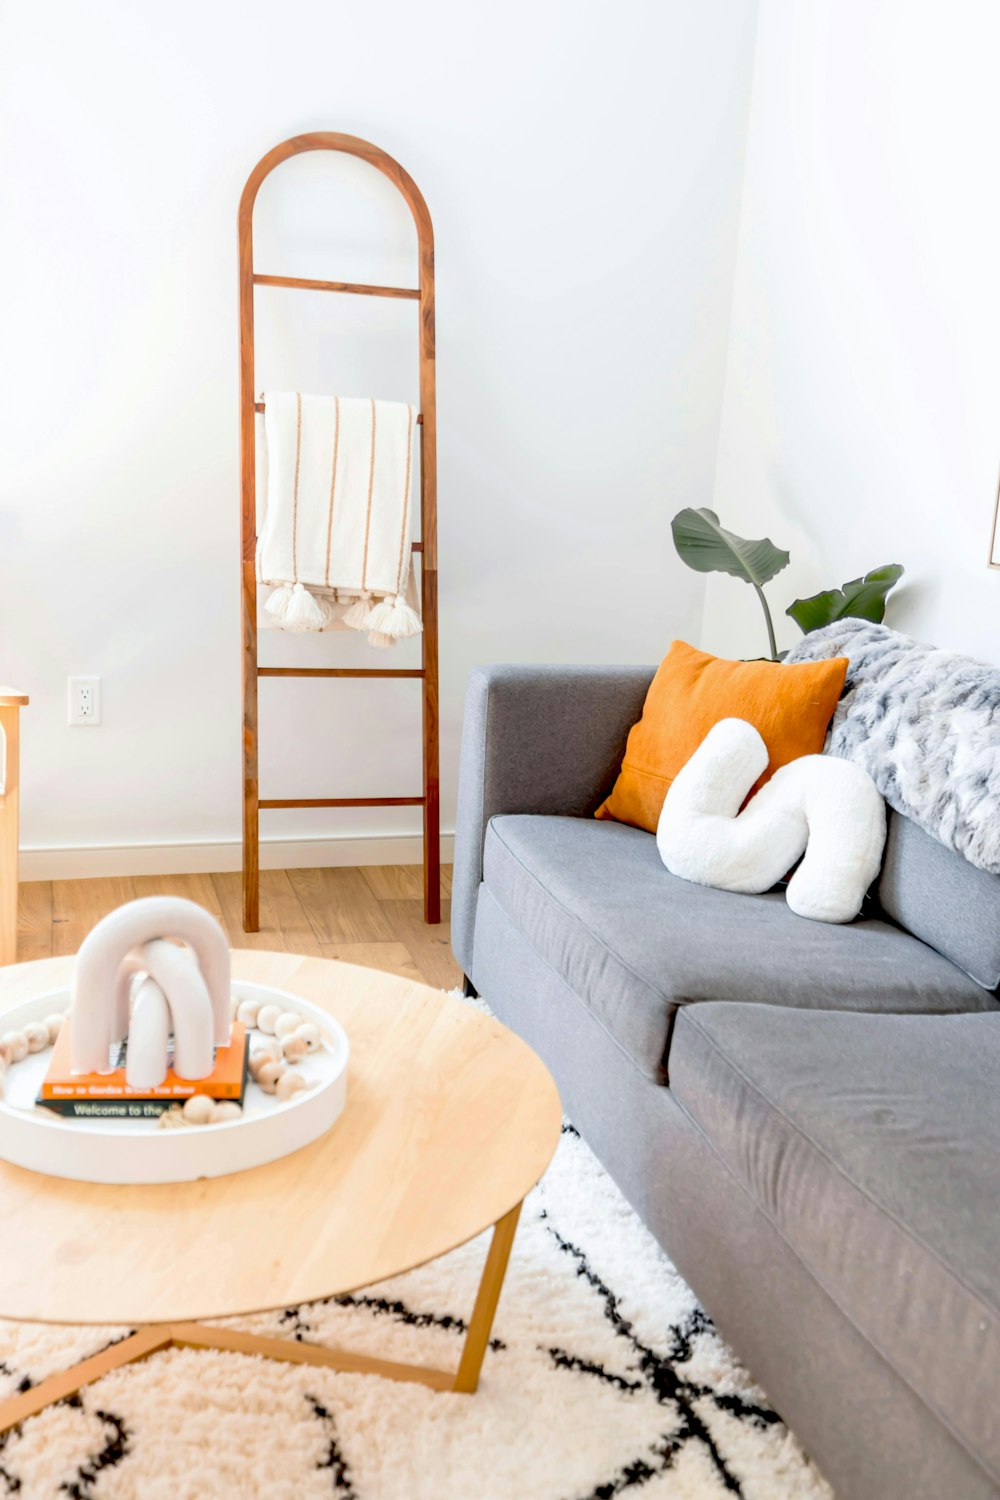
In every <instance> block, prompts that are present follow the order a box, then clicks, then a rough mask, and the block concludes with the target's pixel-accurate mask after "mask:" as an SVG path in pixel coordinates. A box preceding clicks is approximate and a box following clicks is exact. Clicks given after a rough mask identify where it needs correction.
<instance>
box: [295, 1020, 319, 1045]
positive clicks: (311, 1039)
mask: <svg viewBox="0 0 1000 1500" xmlns="http://www.w3.org/2000/svg"><path fill="white" fill-rule="evenodd" d="M295 1035H296V1036H299V1037H301V1038H302V1040H303V1041H304V1042H305V1044H306V1050H307V1051H308V1052H318V1051H319V1049H320V1044H321V1043H322V1040H323V1038H322V1036H321V1035H320V1029H319V1027H318V1026H316V1025H314V1024H313V1022H312V1021H304V1022H303V1023H302V1025H301V1026H300V1027H299V1029H298V1031H297V1032H296V1033H295Z"/></svg>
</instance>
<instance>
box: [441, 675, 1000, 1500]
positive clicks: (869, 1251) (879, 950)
mask: <svg viewBox="0 0 1000 1500" xmlns="http://www.w3.org/2000/svg"><path fill="white" fill-rule="evenodd" d="M651 675H652V669H650V668H645V667H641V668H640V667H635V668H562V667H559V668H549V667H539V668H532V667H502V666H501V667H491V668H488V669H485V670H481V671H477V672H476V673H475V674H474V675H473V678H472V681H471V685H470V688H469V694H468V700H467V707H466V720H465V729H464V738H463V744H462V770H461V784H460V793H459V810H458V826H457V833H456V849H455V879H454V894H453V905H452V944H453V947H454V951H455V954H456V957H457V958H458V960H459V962H460V963H461V965H462V968H463V969H464V971H465V973H466V975H467V976H468V978H469V980H470V981H471V983H472V985H474V986H475V989H476V990H478V992H479V993H480V994H482V995H483V997H484V998H485V999H486V1000H487V1001H488V1002H489V1004H490V1005H491V1006H492V1007H493V1008H494V1009H495V1011H496V1012H497V1014H498V1015H499V1016H500V1018H501V1019H502V1020H504V1021H506V1022H507V1023H508V1024H509V1025H510V1026H512V1027H513V1028H514V1029H515V1030H516V1031H518V1032H519V1033H520V1034H521V1035H522V1036H524V1037H525V1038H526V1039H527V1040H528V1041H529V1042H530V1043H531V1044H532V1045H533V1046H534V1047H535V1048H536V1049H537V1050H538V1052H539V1053H540V1054H541V1055H542V1057H543V1058H544V1059H545V1060H546V1062H547V1063H548V1065H549V1067H550V1068H551V1069H552V1072H553V1073H554V1075H555V1077H556V1080H557V1082H558V1084H559V1087H560V1090H561V1092H562V1097H563V1102H564V1105H565V1109H566V1112H567V1114H568V1115H569V1116H570V1117H571V1118H572V1119H573V1121H574V1122H575V1123H576V1125H577V1127H578V1128H579V1129H580V1131H581V1133H582V1134H583V1136H584V1138H585V1139H586V1140H587V1141H588V1142H589V1144H590V1145H591V1147H592V1148H593V1150H594V1151H595V1152H596V1153H597V1155H598V1157H599V1158H600V1159H601V1161H602V1162H603V1163H604V1165H605V1167H606V1168H607V1169H608V1171H609V1172H610V1173H611V1174H612V1176H613V1177H614V1178H615V1179H616V1181H617V1182H618V1183H619V1185H620V1186H621V1188H622V1189H623V1191H624V1192H625V1193H626V1194H627V1196H628V1197H629V1199H630V1200H631V1202H632V1203H633V1204H634V1206H635V1207H636V1209H637V1210H638V1212H639V1213H640V1214H641V1215H642V1217H643V1218H644V1219H645V1221H646V1223H647V1224H648V1225H649V1226H650V1228H651V1229H652V1230H653V1232H654V1233H655V1234H656V1235H657V1237H658V1238H659V1240H660V1241H661V1243H662V1244H663V1245H664V1247H665V1248H666V1250H667V1252H668V1253H669V1255H670V1256H671V1258H672V1259H673V1260H674V1262H675V1263H676V1265H677V1266H678V1268H679V1270H680V1271H681V1273H682V1274H683V1275H684V1276H685V1277H686V1279H687V1280H688V1281H689V1282H690V1284H691V1286H692V1287H693V1288H694V1290H695V1292H696V1293H697V1294H698V1296H699V1297H700V1298H701V1299H702V1301H703V1302H704V1304H705V1306H706V1308H707V1309H708V1311H709V1313H710V1314H711V1315H712V1317H713V1318H714V1320H715V1322H716V1324H717V1326H718V1328H719V1330H720V1332H721V1334H722V1335H723V1337H724V1338H726V1339H727V1340H729V1342H730V1343H731V1344H732V1345H733V1347H734V1348H735V1349H736V1350H737V1352H738V1353H739V1354H740V1355H741V1356H742V1358H743V1359H744V1360H745V1362H746V1364H747V1365H748V1367H749V1368H750V1370H751V1371H752V1372H753V1374H754V1375H755V1376H756V1378H757V1379H758V1380H759V1381H760V1382H761V1384H762V1385H763V1386H764V1388H765V1389H766V1391H767V1392H768V1394H769V1396H770V1398H771V1400H772V1401H773V1402H774V1404H775V1406H776V1408H777V1409H778V1411H780V1412H781V1414H782V1416H783V1417H784V1418H785V1419H786V1421H787V1422H788V1423H789V1425H790V1426H791V1427H792V1428H793V1430H794V1431H795V1432H796V1434H797V1435H798V1437H799V1438H800V1440H801V1441H802V1443H803V1444H804V1446H805V1447H806V1448H807V1450H808V1451H809V1452H810V1453H811V1454H812V1456H813V1457H814V1458H815V1460H816V1462H817V1463H818V1465H819V1466H820V1468H821V1469H822V1470H823V1472H824V1474H825V1475H826V1476H827V1478H828V1479H829V1480H830V1482H831V1484H832V1485H833V1486H834V1488H835V1490H836V1491H837V1494H838V1496H839V1497H840V1500H983V1497H986V1496H995V1495H998V1494H1000V1420H998V1416H997V1409H998V1404H1000V1396H998V1390H997V1387H998V1385H1000V1319H998V1298H1000V1209H998V1205H1000V1007H998V1004H997V1000H996V997H995V995H994V993H993V989H994V988H995V986H996V985H997V982H998V980H1000V973H998V972H996V967H997V965H998V963H1000V956H998V955H1000V879H997V878H995V877H993V876H990V875H985V874H983V873H982V872H981V871H978V870H976V869H974V868H973V866H971V865H969V864H968V863H967V862H966V861H965V860H964V859H963V858H962V857H961V856H960V855H957V854H954V853H952V852H951V851H949V850H946V849H945V848H944V847H943V846H942V845H940V844H938V843H937V842H936V841H935V840H933V839H931V838H929V837H928V835H926V834H924V833H923V832H921V830H919V829H918V828H916V826H915V825H914V824H912V823H907V822H906V820H905V819H902V818H899V817H897V816H896V815H893V817H892V820H891V827H890V837H889V841H888V843H887V848H886V856H885V861H884V865H883V872H882V876H881V878H880V882H879V887H878V894H879V901H880V905H879V907H873V909H872V911H871V913H870V914H867V913H866V914H863V915H862V917H861V918H859V919H858V920H857V921H856V922H854V923H852V924H850V925H849V926H846V927H837V926H829V925H826V924H824V923H818V922H809V921H805V920H803V919H801V918H799V917H796V916H794V915H793V914H792V913H791V912H790V911H789V909H788V907H787V905H786V902H785V899H784V895H783V894H782V893H781V892H780V891H775V892H770V893H768V894H767V895H763V896H739V895H730V894H728V893H725V892H722V891H713V890H707V889H705V888H703V887H700V886H694V885H690V884H688V883H686V882H684V881H682V880H678V879H676V878H675V877H673V876H671V875H669V874H668V873H667V871H666V870H665V869H664V868H663V866H662V864H661V862H660V860H659V857H658V855H657V851H656V845H655V840H654V839H653V837H652V835H651V834H647V833H642V832H640V831H638V830H637V829H634V828H629V827H625V826H623V825H621V824H616V823H609V822H597V821H595V820H594V818H593V817H592V813H593V809H594V808H595V807H596V806H597V804H598V802H599V801H600V800H601V798H602V796H603V795H604V794H605V793H606V792H607V791H608V789H609V787H610V785H611V783H612V781H613V780H614V777H615V774H616V772H617V769H618V766H619V764H620V762H621V757H622V752H623V750H624V745H625V737H626V734H627V732H628V729H629V727H630V725H631V724H632V723H634V722H635V720H636V719H637V718H638V717H639V713H640V710H641V708H642V703H643V699H644V697H645V694H646V690H647V688H648V686H649V682H650V678H651ZM890 913H891V917H890V915H889V914H890ZM931 944H933V945H934V946H931ZM973 974H975V975H976V978H972V977H971V975H973Z"/></svg>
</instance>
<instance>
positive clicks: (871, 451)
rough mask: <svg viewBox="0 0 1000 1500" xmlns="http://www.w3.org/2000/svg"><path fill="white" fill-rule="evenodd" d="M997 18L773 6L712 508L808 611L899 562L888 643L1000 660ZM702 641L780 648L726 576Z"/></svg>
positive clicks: (961, 1) (747, 649) (777, 609)
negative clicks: (823, 597) (990, 560)
mask: <svg viewBox="0 0 1000 1500" xmlns="http://www.w3.org/2000/svg"><path fill="white" fill-rule="evenodd" d="M998 56H1000V7H998V6H997V5H995V4H992V3H990V0H952V3H950V4H948V5H947V6H944V5H941V4H940V3H938V0H808V3H802V0H762V3H761V7H760V21H759V29H758V41H757V56H756V63H755V72H754V83H753V95H752V106H751V117H750V130H749V138H748V148H747V163H746V181H745V186H744V198H743V212H742V222H741V230H740V240H739V252H738V263H737V273H736V285H735V293H734V302H733V321H732V334H731V344H730V351H729V362H728V372H727V381H726V394H725V403H724V411H723V420H722V427H721V433H720V442H719V461H718V473H717V479H716V485H715V507H714V508H715V509H716V510H717V511H718V512H719V515H720V517H721V519H722V521H723V523H724V524H726V525H729V526H730V527H731V528H732V529H733V530H735V531H738V532H742V533H743V534H744V535H754V536H759V535H761V534H766V535H770V536H771V537H772V538H773V540H774V541H775V542H777V543H778V544H779V545H780V546H783V547H786V548H788V549H790V550H791V553H792V566H791V567H790V568H788V569H787V570H786V571H785V572H784V573H782V574H780V575H779V576H778V577H777V578H776V579H775V580H774V582H773V583H772V584H771V585H770V586H769V588H768V590H767V592H768V595H769V597H770V599H771V601H772V610H773V612H774V613H775V615H776V620H778V621H780V622H781V627H782V629H781V632H780V638H779V645H785V646H788V645H790V644H792V643H793V642H794V641H795V640H796V639H798V638H799V632H798V629H797V627H796V626H795V625H794V624H792V622H791V621H790V620H787V619H784V617H783V611H784V609H785V607H786V605H787V604H788V603H789V602H790V601H791V600H792V599H794V598H795V597H797V596H800V595H803V594H809V593H814V592H815V591H816V590H817V589H820V588H827V587H830V586H833V585H838V584H840V583H842V582H843V581H844V580H845V579H847V578H852V577H855V576H857V574H858V573H861V572H864V571H865V570H866V569H867V568H870V567H874V566H876V565H878V564H881V563H886V562H901V563H903V564H904V565H905V567H906V570H907V583H906V587H905V590H902V591H901V592H900V594H899V597H898V600H897V601H896V603H895V604H894V605H892V607H891V612H890V614H889V616H888V623H890V624H893V625H896V626H897V627H898V628H900V629H902V630H905V631H908V632H910V633H912V634H915V635H917V636H918V637H921V638H923V639H926V640H932V641H935V642H937V643H939V644H941V645H949V646H952V647H954V648H956V649H960V650H966V651H970V652H974V653H976V654H978V655H982V656H985V657H987V658H988V659H990V660H993V661H997V660H1000V573H997V572H990V571H988V569H987V567H986V559H987V552H988V545H989V533H990V525H991V520H992V511H993V504H994V499H995V496H996V486H997V465H998V460H1000V443H998V427H1000V423H998V414H1000V337H998V335H1000V195H998V193H997V183H996V178H997V172H996V154H997V141H998V140H1000V93H998V90H997V86H996V60H997V57H998ZM703 639H704V642H705V644H706V646H707V647H708V649H711V650H717V651H722V652H725V653H728V654H732V655H737V656H739V655H745V654H754V653H755V652H757V651H764V650H766V643H765V637H764V633H763V626H762V624H761V621H760V616H759V607H758V605H757V602H756V600H755V599H754V597H753V595H752V592H751V590H749V589H748V588H746V587H745V586H744V585H743V584H741V583H739V582H737V581H735V580H733V579H728V578H718V577H716V578H712V579H711V580H710V583H709V586H708V589H707V591H706V600H705V627H704V635H703Z"/></svg>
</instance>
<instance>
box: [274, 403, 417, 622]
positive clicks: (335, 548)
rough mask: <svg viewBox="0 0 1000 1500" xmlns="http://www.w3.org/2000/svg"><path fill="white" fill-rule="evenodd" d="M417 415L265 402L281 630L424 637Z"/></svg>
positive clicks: (384, 406)
mask: <svg viewBox="0 0 1000 1500" xmlns="http://www.w3.org/2000/svg"><path fill="white" fill-rule="evenodd" d="M415 421H416V412H415V409H414V408H413V407H412V406H409V405H406V404H404V403H402V402H398V401H373V400H361V399H355V398H350V397H344V396H306V395H303V394H302V393H301V392H299V391H268V392H267V393H266V395H265V397H264V435H265V441H266V448H267V480H266V487H265V493H266V503H265V506H264V510H263V515H262V516H261V517H260V519H259V522H258V530H259V536H258V541H257V577H258V579H259V581H260V582H261V583H263V584H265V585H268V586H270V587H271V589H272V593H271V594H270V596H269V597H268V599H267V600H266V602H265V605H264V609H265V612H266V614H267V615H268V616H269V617H270V619H271V620H272V621H273V622H274V623H275V624H277V625H279V626H280V627H281V628H282V629H283V630H294V631H311V630H327V629H329V628H331V627H332V626H337V625H344V626H346V627H347V628H348V629H352V630H362V631H366V632H367V634H368V639H369V640H370V641H371V643H372V644H373V645H375V646H391V645H393V644H394V643H395V642H396V641H397V640H399V639H400V638H401V637H403V636H410V635H416V634H417V633H418V632H419V631H420V630H421V629H422V626H421V623H420V617H419V615H418V614H417V611H416V609H415V607H414V606H415V602H416V587H415V583H414V579H413V559H412V553H411V542H410V490H411V485H412V477H413V467H414V461H415V453H414V448H415V444H414V424H415Z"/></svg>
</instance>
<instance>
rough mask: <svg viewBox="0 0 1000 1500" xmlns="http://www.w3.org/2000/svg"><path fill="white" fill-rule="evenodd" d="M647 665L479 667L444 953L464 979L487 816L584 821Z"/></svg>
mask: <svg viewBox="0 0 1000 1500" xmlns="http://www.w3.org/2000/svg"><path fill="white" fill-rule="evenodd" d="M653 671H654V669H653V668H652V667H522V666H494V667H479V668H477V669H476V670H475V671H474V672H473V673H472V676H471V678H470V680H469V687H468V691H467V693H466V699H465V724H464V727H463V730H462V761H461V768H460V772H459V781H458V814H457V817H456V823H455V876H454V882H453V888H452V903H451V945H452V949H453V950H454V953H455V957H456V958H457V959H458V961H459V963H460V964H461V965H462V968H463V969H464V971H465V973H466V974H471V971H472V942H473V933H474V930H475V922H476V900H477V896H478V892H479V885H480V881H481V880H482V874H483V841H484V839H485V837H486V825H487V823H488V822H489V820H490V818H492V817H493V816H494V814H495V813H564V814H567V815H570V816H573V815H576V816H578V817H580V816H586V815H587V814H588V813H592V812H593V811H594V808H595V807H596V806H597V805H598V803H599V802H600V800H601V798H602V797H603V796H604V795H605V794H606V793H607V792H608V791H609V790H610V788H611V785H612V783H613V781H614V778H615V776H616V775H617V773H618V768H619V766H620V765H621V759H622V755H623V754H624V751H625V740H626V737H627V735H628V732H629V729H630V728H631V727H632V725H633V724H634V723H635V721H636V720H637V719H638V717H639V715H640V714H641V712H642V705H643V702H644V701H645V697H646V693H647V691H648V689H649V684H650V682H651V681H652V677H653Z"/></svg>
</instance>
